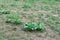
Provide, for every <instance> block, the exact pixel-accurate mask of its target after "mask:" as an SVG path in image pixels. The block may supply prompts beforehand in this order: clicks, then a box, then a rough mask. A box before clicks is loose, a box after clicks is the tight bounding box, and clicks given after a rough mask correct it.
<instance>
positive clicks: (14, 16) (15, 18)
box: [6, 14, 21, 24]
mask: <svg viewBox="0 0 60 40" xmlns="http://www.w3.org/2000/svg"><path fill="white" fill-rule="evenodd" d="M6 23H15V24H21V20H20V18H19V16H18V15H17V14H12V15H9V16H8V17H7V19H6Z"/></svg>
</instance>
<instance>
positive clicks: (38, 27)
mask: <svg viewBox="0 0 60 40" xmlns="http://www.w3.org/2000/svg"><path fill="white" fill-rule="evenodd" d="M24 28H25V29H29V30H40V31H43V30H44V27H43V26H42V25H41V23H40V22H37V23H34V22H27V23H25V25H24Z"/></svg>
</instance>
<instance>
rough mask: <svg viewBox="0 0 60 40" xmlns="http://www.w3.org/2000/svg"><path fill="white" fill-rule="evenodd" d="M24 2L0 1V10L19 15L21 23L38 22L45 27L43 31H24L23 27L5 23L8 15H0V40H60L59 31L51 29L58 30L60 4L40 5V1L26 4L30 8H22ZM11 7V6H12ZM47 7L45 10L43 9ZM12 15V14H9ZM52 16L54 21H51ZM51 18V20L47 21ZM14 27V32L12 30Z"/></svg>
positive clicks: (13, 0)
mask: <svg viewBox="0 0 60 40" xmlns="http://www.w3.org/2000/svg"><path fill="white" fill-rule="evenodd" d="M24 4H25V2H24V0H18V1H15V0H0V10H4V9H9V10H11V11H12V12H15V13H19V17H20V19H21V21H22V22H23V23H25V22H28V21H31V20H33V21H34V22H36V21H38V20H40V22H41V24H42V25H43V26H44V27H45V31H43V32H40V31H32V32H30V31H24V30H23V25H16V24H11V23H5V20H6V18H7V16H9V15H10V14H1V15H0V40H60V35H59V32H60V31H59V30H60V29H59V30H58V31H54V30H52V28H53V29H54V28H57V27H58V28H60V24H54V23H55V22H59V23H60V12H59V11H60V2H55V3H54V2H52V3H51V4H50V2H48V3H47V4H46V3H42V2H41V0H38V1H35V2H33V3H31V4H30V3H28V2H26V4H27V5H30V6H31V8H26V9H24V8H22V6H23V5H24ZM12 5H13V6H12ZM45 6H47V8H46V7H45ZM11 14H12V13H11ZM53 16H54V17H56V18H55V19H56V20H52V19H53ZM50 17H51V19H49V18H50ZM14 27H16V30H14V29H13V28H14Z"/></svg>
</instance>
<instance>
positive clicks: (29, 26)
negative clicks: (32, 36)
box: [24, 22, 34, 30]
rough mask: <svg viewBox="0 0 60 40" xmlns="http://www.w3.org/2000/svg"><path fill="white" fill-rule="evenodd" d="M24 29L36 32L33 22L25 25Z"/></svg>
mask: <svg viewBox="0 0 60 40" xmlns="http://www.w3.org/2000/svg"><path fill="white" fill-rule="evenodd" d="M24 28H26V29H29V30H34V24H33V22H27V23H26V24H25V25H24Z"/></svg>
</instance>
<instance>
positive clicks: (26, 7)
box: [22, 4, 31, 9]
mask: <svg viewBox="0 0 60 40" xmlns="http://www.w3.org/2000/svg"><path fill="white" fill-rule="evenodd" d="M22 8H24V9H28V8H31V7H30V6H29V5H27V4H24V5H23V7H22Z"/></svg>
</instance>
